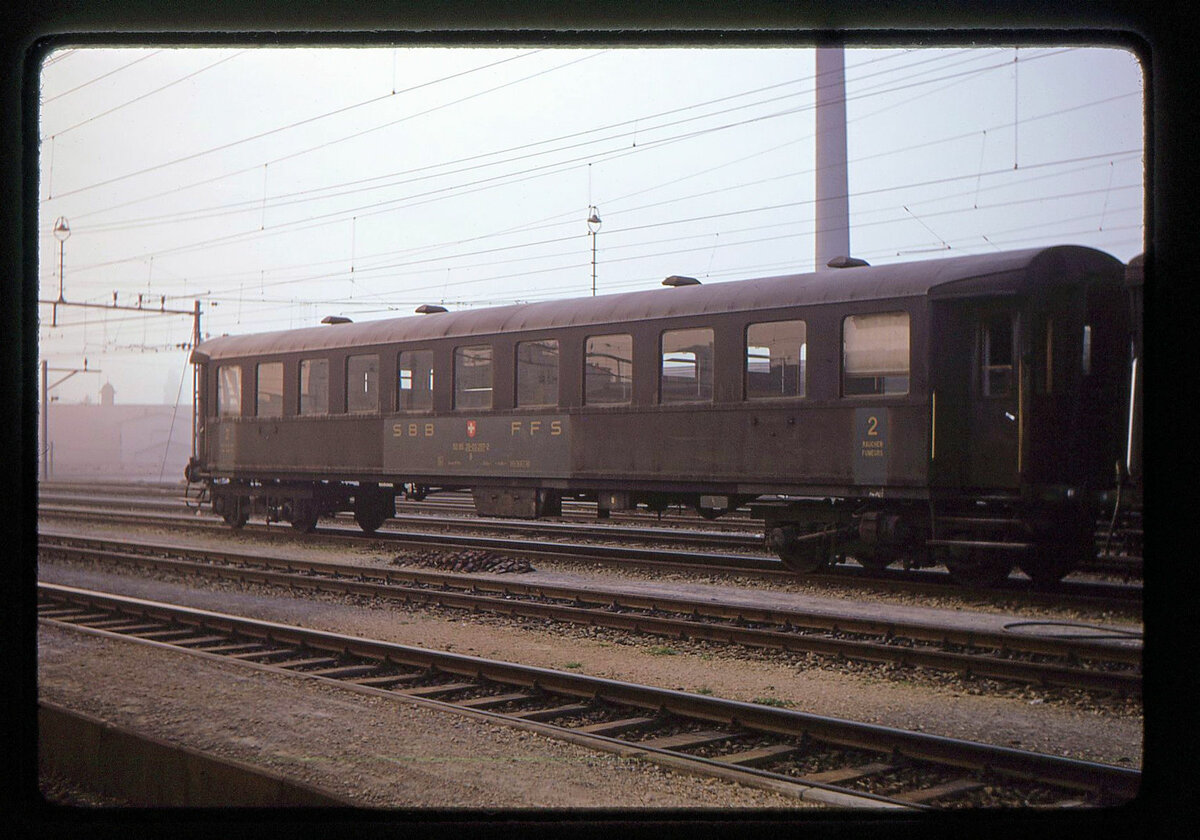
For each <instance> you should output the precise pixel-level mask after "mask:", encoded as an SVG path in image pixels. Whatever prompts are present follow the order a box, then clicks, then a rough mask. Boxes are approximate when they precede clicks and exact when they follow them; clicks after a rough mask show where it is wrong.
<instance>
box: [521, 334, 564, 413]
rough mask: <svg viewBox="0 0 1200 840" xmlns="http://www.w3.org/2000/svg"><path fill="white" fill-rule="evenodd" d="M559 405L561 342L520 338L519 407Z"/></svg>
mask: <svg viewBox="0 0 1200 840" xmlns="http://www.w3.org/2000/svg"><path fill="white" fill-rule="evenodd" d="M542 405H558V342H557V341H556V340H554V339H552V338H547V339H544V340H542V341H519V342H517V407H518V408H524V407H526V406H542Z"/></svg>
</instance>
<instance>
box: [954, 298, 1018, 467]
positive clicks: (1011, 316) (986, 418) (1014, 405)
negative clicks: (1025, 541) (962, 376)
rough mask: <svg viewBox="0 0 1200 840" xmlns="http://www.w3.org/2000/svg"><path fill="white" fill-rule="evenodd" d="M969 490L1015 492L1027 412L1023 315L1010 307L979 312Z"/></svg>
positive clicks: (975, 333)
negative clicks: (1022, 362)
mask: <svg viewBox="0 0 1200 840" xmlns="http://www.w3.org/2000/svg"><path fill="white" fill-rule="evenodd" d="M972 321H973V324H972V325H973V330H972V332H973V336H974V341H973V344H974V353H973V354H972V357H973V361H974V365H973V367H974V371H973V376H972V377H971V403H970V405H971V409H970V412H969V417H968V423H969V433H968V436H969V444H968V455H969V458H968V467H967V482H966V483H967V486H972V487H1016V486H1017V485H1018V483H1019V481H1020V469H1021V456H1020V447H1021V438H1022V436H1023V432H1024V423H1025V417H1024V415H1023V411H1024V406H1023V404H1022V400H1021V396H1020V388H1021V385H1022V382H1021V370H1020V363H1019V356H1018V353H1017V347H1018V337H1019V333H1020V315H1019V313H1018V312H1017V310H1016V309H1015V307H1014V306H1013V305H1012V304H1011V303H1009V302H997V303H988V304H985V305H982V306H980V307H979V308H978V309H976V310H975V313H974V318H973V319H972Z"/></svg>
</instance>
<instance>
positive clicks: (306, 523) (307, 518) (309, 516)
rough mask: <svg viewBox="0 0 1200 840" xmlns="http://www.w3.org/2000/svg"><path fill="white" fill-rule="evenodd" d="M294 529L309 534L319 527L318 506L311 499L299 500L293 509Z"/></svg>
mask: <svg viewBox="0 0 1200 840" xmlns="http://www.w3.org/2000/svg"><path fill="white" fill-rule="evenodd" d="M292 527H293V528H295V529H296V530H297V531H299V532H300V533H301V534H308V533H311V532H312V531H313V529H314V528H316V527H317V506H316V504H314V503H313V502H312V501H311V500H309V499H297V500H296V503H295V505H294V506H293V508H292Z"/></svg>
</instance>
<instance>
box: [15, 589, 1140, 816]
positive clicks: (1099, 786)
mask: <svg viewBox="0 0 1200 840" xmlns="http://www.w3.org/2000/svg"><path fill="white" fill-rule="evenodd" d="M38 593H39V599H40V601H41V604H40V606H39V620H43V621H53V622H58V623H62V624H64V625H66V626H76V625H75V624H74V623H73V622H72V618H73V619H74V622H78V623H80V624H83V625H85V626H84V629H86V630H87V631H88V632H92V633H97V634H102V635H111V634H114V633H117V632H119V631H120V629H121V627H120V624H121V622H124V624H125V625H130V624H132V625H134V626H132V627H129V626H125V627H124V628H123V629H124V632H126V633H128V634H132V635H137V634H141V635H140V638H141V640H143V641H146V642H147V643H150V644H160V645H167V646H170V647H173V648H182V649H184V650H190V649H191V648H190V647H189V646H194V648H196V649H198V650H199V651H200V652H204V651H205V650H206V649H207V651H208V652H212V651H215V650H218V649H224V650H225V652H226V653H233V650H231V648H233V649H236V650H237V653H238V655H239V656H241V657H243V658H245V659H250V658H255V657H256V656H258V658H264V657H269V656H277V655H279V653H282V655H283V656H284V657H285V658H286V657H288V656H291V657H293V661H292V662H291V663H290V666H291V668H294V669H301V668H305V667H308V668H317V669H318V670H316V671H315V672H312V673H311V674H310V676H316V677H318V678H323V679H333V678H335V677H337V678H341V679H345V680H357V681H358V682H357V683H355V684H354V687H355V688H357V689H360V690H369V691H371V692H372V693H378V692H380V691H383V690H382V689H378V688H374V687H373V686H372V685H371V684H372V683H374V684H378V685H384V684H385V682H386V681H390V685H393V686H396V685H397V683H399V684H400V685H398V686H397V687H396V688H395V689H394V691H393V692H391V693H394V694H402V695H403V694H405V693H406V692H408V696H409V698H410V699H418V700H423V701H424V702H426V703H433V704H434V705H438V706H443V705H444V706H445V707H446V708H448V709H452V710H455V711H459V710H460V708H461V707H460V706H456V705H455V701H435V700H431V699H428V697H432V696H437V695H445V696H449V695H451V694H454V693H457V692H467V693H470V692H472V691H473V690H479V689H481V688H483V686H481V683H488V684H491V685H493V686H501V687H502V688H500V690H501V691H507V692H509V693H507V694H499V695H497V694H491V695H486V694H485V695H483V696H489V697H491V698H493V699H495V700H497V701H502V703H503V704H507V703H511V702H518V703H519V702H522V701H513V700H512V698H514V697H520V696H525V695H526V694H529V693H532V694H536V695H540V696H542V697H546V696H549V697H550V698H558V700H557V702H560V703H561V702H563V701H564V700H569V699H571V698H573V699H574V700H576V701H582V702H583V703H585V704H589V703H590V704H595V703H610V704H615V705H617V706H623V707H630V708H633V709H640V710H642V714H643V716H641V717H633V718H628V717H626V718H619V719H616V720H615V721H614V720H610V721H609V722H608V723H606V724H603V723H602V724H600V725H599V726H591V727H574V728H571V727H557V726H553V725H549V724H546V723H541V724H540V726H542V727H545V730H544V731H547V732H550V733H553V734H558V735H563V736H568V737H569V736H572V735H574V736H576V737H578V736H580V735H581V734H582V735H584V736H585V737H586V738H587V739H588V740H594V738H593V736H594V735H597V734H598V735H601V736H603V737H602V738H601V740H603V739H604V738H613V737H614V736H615V734H616V733H617V732H618V731H619V730H623V729H637V728H638V727H640V726H642V725H644V724H648V723H651V722H653V721H654V720H656V719H662V718H663V717H664V716H675V717H678V718H682V719H685V720H690V721H694V722H700V723H707V724H717V725H720V726H724V727H727V728H728V729H729V730H730V731H729V732H726V733H724V734H722V733H720V732H718V733H716V737H717V739H718V740H721V739H726V738H734V737H740V735H742V734H757V735H760V736H775V737H783V738H786V739H793V744H801V745H803V744H805V743H811V742H814V741H815V742H818V743H819V744H823V745H834V746H838V747H844V748H849V749H853V750H857V751H862V752H866V753H870V754H873V755H877V756H882V757H885V758H887V759H888V760H896V759H901V758H902V759H904V760H908V761H914V762H927V763H930V764H933V765H936V766H938V767H941V768H943V769H950V770H952V771H955V772H958V771H968V772H974V773H987V774H991V775H994V776H996V777H999V778H1005V779H1009V780H1021V781H1034V782H1037V783H1040V784H1048V785H1051V786H1052V787H1054V788H1055V789H1056V790H1064V791H1083V792H1086V793H1088V794H1090V795H1095V796H1099V797H1101V798H1102V799H1106V800H1111V799H1113V798H1115V799H1116V800H1118V801H1120V800H1126V799H1130V798H1132V797H1134V796H1136V794H1137V792H1138V790H1139V788H1140V783H1141V773H1140V772H1139V771H1137V770H1132V769H1128V768H1121V767H1115V766H1112V765H1107V764H1100V763H1096V762H1090V761H1082V760H1078V759H1069V758H1064V757H1060V756H1053V755H1046V754H1041V753H1032V752H1027V751H1024V750H1016V749H1012V748H1008V747H1000V746H995V745H989V744H983V743H979V742H974V741H965V740H961V739H955V738H947V737H943V736H937V735H930V734H926V733H917V732H909V731H905V730H900V729H895V728H891V727H886V726H881V725H878V724H867V723H858V722H852V721H847V720H842V719H838V718H832V717H825V716H820V715H814V714H810V713H806V712H801V711H796V710H791V709H783V708H778V707H773V706H766V705H761V704H757V703H747V702H744V701H737V700H727V699H721V698H716V697H712V696H708V695H698V694H689V693H686V692H683V691H678V690H672V689H664V688H655V687H650V686H645V685H638V684H634V683H628V682H621V681H617V680H610V679H605V678H600V677H591V676H587V675H583V674H577V673H569V672H563V671H555V670H552V669H548V668H541V667H536V666H529V665H519V664H515V663H509V662H502V661H498V660H492V659H485V658H482V657H474V656H468V655H465V654H456V653H448V652H441V651H431V650H427V649H422V648H416V647H412V646H407V645H399V644H395V643H389V642H381V641H375V640H370V639H362V638H357V637H353V636H347V635H343V634H338V633H330V632H326V631H320V630H312V629H306V628H300V627H293V626H289V625H285V624H280V623H276V622H270V621H262V620H255V619H249V618H243V617H239V616H232V615H228V614H224V613H217V612H212V611H209V610H201V609H195V608H190V607H181V606H175V605H170V604H164V603H161V602H156V601H149V600H145V599H140V598H130V597H126V596H119V595H112V594H107V593H98V592H91V591H88V590H82V589H78V588H75V587H67V586H59V585H54V584H46V583H41V582H39V584H38ZM56 605H57V606H56ZM118 614H119V615H118ZM121 616H123V617H121ZM155 622H161V623H163V624H165V625H170V626H169V627H163V628H162V629H154V628H153V625H154V623H155ZM89 623H90V624H91V625H95V626H91V627H87V626H86V625H87V624H89ZM172 628H178V629H172ZM214 634H218V635H219V634H229V635H232V636H235V637H237V638H238V639H245V640H254V641H251V642H243V643H241V644H237V643H231V642H225V643H221V642H219V641H215V640H214ZM256 644H257V645H262V646H263V647H262V649H261V650H260V652H259V653H258V654H255V653H254V652H253V651H252V650H247V648H253V647H255V645H256ZM281 645H282V646H286V649H285V650H283V651H278V650H272V646H273V647H278V646H281ZM299 651H303V652H305V658H304V659H301V660H298V661H297V660H294V657H295V656H296V655H297V652H299ZM338 657H347V658H350V659H352V660H355V661H357V662H358V663H359V664H357V665H356V664H354V663H353V662H344V661H341V660H338ZM330 659H332V660H334V661H333V664H332V665H331V664H330ZM247 664H254V665H255V666H256V667H264V668H269V669H273V670H278V669H280V668H283V665H282V664H277V665H275V666H272V665H271V664H270V663H269V662H255V663H247ZM397 667H401V668H416V669H419V670H420V672H421V673H422V674H424V675H426V676H428V677H431V678H432V679H433V680H434V683H435V684H434V685H432V686H430V687H429V688H417V689H413V688H411V687H408V688H406V687H404V686H405V683H406V681H409V680H410V678H411V677H412V675H409V674H397V673H396V671H395V669H396V668H397ZM380 669H382V670H385V671H390V672H391V673H390V674H388V675H385V676H380V677H378V678H376V677H371V676H366V674H369V673H372V672H374V671H376V670H380ZM290 672H291V673H296V671H295V670H291V671H290ZM302 673H303V672H302ZM455 678H458V680H459V681H457V682H456V681H455ZM446 679H449V680H450V682H449V683H447V682H445V680H446ZM461 680H466V682H462V681H461ZM513 687H515V688H517V689H519V691H517V692H512V691H511V689H512V688H513ZM492 690H494V689H492ZM384 693H389V692H387V691H384ZM421 695H427V697H424V698H423V697H421ZM529 699H532V697H530V698H529ZM481 701H482V697H481V698H480V699H476V698H468V699H466V700H460V701H457V702H459V703H461V704H463V705H466V706H468V710H469V712H471V713H473V714H477V715H483V716H485V717H493V716H494V717H495V718H496V719H497V720H500V721H504V722H515V723H517V724H527V723H528V722H529V721H527V720H523V719H522V718H521V713H520V712H515V713H509V714H501V713H499V712H495V711H489V710H487V709H485V708H482V707H479V708H475V707H474V706H480V705H481ZM486 702H487V701H482V704H483V705H486ZM553 702H555V701H553V700H552V703H553ZM542 705H544V703H543V704H542ZM576 708H578V707H577V706H571V705H570V704H569V703H568V705H566V706H558V707H554V706H553V705H552V707H551V708H550V709H549V711H548V712H540V711H534V712H533V714H531V715H529V716H528V717H529V718H530V719H536V718H537V717H543V718H545V717H548V718H549V719H551V720H553V719H554V718H555V717H556V716H558V717H562V716H563V715H564V714H566V713H567V712H566V711H565V710H574V709H576ZM589 729H590V730H592V731H591V732H588V730H589ZM658 740H659V743H660V745H659V746H656V745H655V739H650V740H648V741H645V742H644V743H641V744H640V745H639V742H638V741H636V740H634V741H625V742H624V745H623V746H624V748H625V749H626V750H628V749H629V748H633V749H634V750H635V751H636V752H635V753H634V754H638V755H644V756H646V757H649V758H651V759H652V760H657V759H658V758H661V757H669V758H672V759H674V760H676V761H684V762H688V763H689V765H690V764H691V763H693V762H695V763H696V765H697V766H702V765H704V764H709V765H713V766H719V767H721V768H722V769H723V771H724V772H726V773H728V772H733V771H736V772H738V773H739V774H741V773H744V774H747V775H746V778H748V779H749V778H753V776H755V775H758V776H759V777H760V778H761V779H763V780H764V781H765V782H767V783H770V784H773V785H775V786H778V785H779V784H780V783H781V782H789V783H791V784H792V785H796V786H798V789H797V790H796V791H795V792H794V795H802V796H803V795H805V794H804V791H805V790H816V791H822V790H823V791H827V792H829V793H831V794H834V795H836V796H837V797H847V796H852V797H859V798H861V803H860V804H870V803H874V804H883V805H904V806H908V807H913V806H914V805H919V804H920V802H921V800H922V799H923V798H924V796H929V797H930V798H934V795H935V794H937V793H938V792H939V791H938V790H937V789H936V787H935V789H933V790H926V791H925V792H924V795H923V794H922V793H921V792H918V793H916V794H912V795H910V797H909V798H908V799H905V798H904V796H903V795H901V796H899V797H883V796H879V795H876V794H872V793H869V792H864V791H860V790H848V789H846V788H845V787H844V786H839V785H834V784H829V783H828V782H824V781H820V780H817V779H812V778H805V777H800V778H797V777H794V776H785V775H780V774H776V773H771V772H769V771H767V772H765V774H763V773H761V772H760V771H755V770H753V769H750V768H745V767H741V766H737V765H734V766H729V765H728V764H723V763H722V762H721V761H720V760H719V758H712V757H709V758H702V757H696V756H692V755H689V754H687V753H686V752H681V751H680V750H682V749H683V747H677V748H672V747H670V746H665V745H662V744H665V743H667V739H658ZM693 769H695V768H693ZM979 786H980V785H975V787H979ZM774 789H778V788H777V787H775V788H774ZM818 798H819V797H818ZM834 801H838V800H836V799H835V800H834ZM841 804H847V803H846V802H841ZM1072 804H1078V803H1077V802H1074V803H1072Z"/></svg>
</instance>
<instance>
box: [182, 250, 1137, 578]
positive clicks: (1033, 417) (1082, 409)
mask: <svg viewBox="0 0 1200 840" xmlns="http://www.w3.org/2000/svg"><path fill="white" fill-rule="evenodd" d="M846 262H847V263H848V264H849V267H845V268H825V269H822V270H820V271H817V272H815V273H812V274H798V275H788V276H780V277H768V278H763V279H754V280H742V281H737V282H727V283H720V284H713V285H701V284H699V283H696V282H695V281H694V280H690V279H689V278H680V277H672V278H668V280H667V281H665V282H666V284H667V285H668V286H669V287H668V288H663V289H658V290H651V291H643V292H633V293H628V294H617V295H608V296H602V297H593V298H584V299H576V300H562V301H550V302H545V303H534V304H528V305H515V306H503V307H497V308H490V309H481V310H474V311H460V312H447V311H445V310H442V309H441V308H440V307H422V310H426V312H427V314H420V315H415V316H411V317H406V318H397V319H391V320H380V321H371V322H367V323H360V324H354V323H335V324H331V325H328V326H320V327H312V328H306V329H299V330H288V331H283V332H272V333H265V334H259V335H246V336H225V337H221V338H214V339H211V340H208V341H205V342H204V343H202V344H201V345H200V346H199V347H198V348H197V349H196V350H195V351H194V353H193V356H192V361H193V362H194V363H195V364H196V365H198V366H199V370H198V373H199V382H200V405H199V412H198V413H199V417H200V418H201V421H200V425H199V428H198V430H197V441H196V446H197V449H196V451H197V453H198V457H197V458H196V459H195V460H193V462H191V463H190V464H189V466H188V471H187V477H188V480H189V481H196V482H203V483H205V484H206V485H207V488H208V491H209V493H210V495H211V499H212V504H213V507H214V509H215V510H216V511H217V512H218V513H220V514H221V515H223V516H224V518H225V520H226V521H227V522H228V523H229V524H230V525H232V526H234V527H240V526H241V525H242V524H244V523H245V522H246V521H247V518H248V517H249V516H250V515H251V514H261V515H265V516H266V517H267V518H268V519H269V520H286V521H290V522H291V523H292V524H293V525H294V526H295V527H296V528H298V529H299V530H301V531H308V530H311V529H312V528H313V527H315V525H316V522H317V519H318V517H320V516H323V515H327V514H331V513H334V512H336V511H339V510H353V511H354V514H355V518H356V520H357V521H358V523H359V525H360V526H361V527H362V528H363V529H364V530H366V531H368V532H370V531H374V530H375V529H377V528H378V527H379V526H380V525H381V524H382V523H383V522H384V520H385V519H387V518H388V517H390V516H392V515H394V513H395V497H396V496H397V495H401V494H403V495H407V496H409V497H411V498H417V499H420V498H424V497H425V496H426V495H428V494H429V493H433V492H436V491H439V490H448V489H463V488H470V489H471V490H472V491H473V495H474V499H475V505H476V508H477V510H478V512H479V513H480V514H483V515H491V516H520V517H537V516H546V515H555V514H557V513H559V512H560V506H561V501H562V499H563V498H578V499H588V500H592V501H594V502H596V504H597V509H598V511H599V513H600V515H601V516H606V515H607V514H608V512H609V511H611V510H617V509H626V508H633V507H636V506H639V505H640V506H644V507H647V508H649V509H651V510H662V509H664V508H665V507H666V506H668V505H671V504H687V505H691V506H694V507H695V508H697V509H698V510H699V511H700V512H701V513H703V514H704V515H706V516H719V515H721V514H722V513H725V512H727V511H729V510H733V509H734V508H738V507H742V506H746V505H749V507H750V510H751V512H752V513H753V514H754V515H756V516H759V517H762V518H763V519H764V520H765V534H766V539H767V541H768V543H769V544H770V545H771V547H772V548H773V549H774V550H775V551H776V552H777V553H778V554H779V556H780V558H781V559H782V560H783V561H784V562H785V563H786V564H787V565H788V566H790V567H792V568H794V569H796V570H797V571H806V570H813V569H816V568H818V567H820V566H821V565H823V564H825V563H827V562H829V561H830V560H831V559H833V558H835V557H837V556H839V555H841V556H847V555H848V556H853V557H854V558H856V559H858V560H859V561H860V562H862V563H864V564H866V565H870V566H884V565H887V564H889V563H891V562H894V561H897V560H902V559H903V560H905V561H906V562H908V563H910V564H912V565H924V564H929V563H945V564H946V566H947V567H948V568H949V569H950V570H951V572H952V573H953V574H954V575H955V576H956V577H957V578H958V579H959V580H961V581H963V582H967V583H972V584H978V585H987V584H991V583H994V582H995V581H997V580H999V579H1000V578H1002V577H1004V576H1006V575H1007V574H1008V572H1009V570H1010V569H1011V568H1012V567H1013V566H1014V565H1017V566H1019V567H1020V568H1021V569H1023V570H1024V571H1026V572H1027V573H1028V574H1029V575H1030V576H1032V577H1033V578H1035V580H1038V581H1042V582H1047V581H1055V580H1058V579H1059V578H1061V577H1062V576H1063V575H1064V574H1066V573H1067V572H1068V571H1070V570H1071V569H1072V568H1073V567H1074V566H1075V565H1076V564H1077V563H1079V562H1080V561H1081V560H1083V559H1085V558H1086V557H1087V556H1088V554H1089V552H1092V551H1093V550H1094V548H1093V526H1094V523H1095V518H1096V516H1097V514H1098V513H1099V512H1100V509H1101V506H1103V505H1105V504H1109V503H1111V498H1112V495H1113V494H1112V489H1113V488H1114V487H1115V486H1116V481H1117V480H1118V479H1119V478H1120V477H1121V471H1122V469H1123V465H1124V464H1125V462H1126V455H1127V450H1128V448H1129V442H1130V440H1132V437H1131V434H1132V430H1131V429H1130V428H1129V417H1131V416H1132V413H1131V412H1130V403H1129V389H1130V367H1131V366H1130V361H1131V357H1130V341H1131V336H1132V327H1133V325H1132V323H1131V314H1130V309H1131V307H1130V298H1129V295H1128V293H1127V290H1126V287H1125V284H1124V281H1125V267H1124V266H1123V265H1122V264H1121V263H1120V262H1119V261H1118V260H1116V259H1115V258H1113V257H1111V256H1109V255H1107V254H1105V253H1102V252H1100V251H1095V250H1092V249H1088V248H1083V247H1076V246H1059V247H1052V248H1044V249H1033V250H1022V251H1012V252H1007V253H994V254H987V255H982V256H966V257H958V258H950V259H941V260H931V261H924V262H913V263H900V264H894V265H885V266H867V265H864V264H859V261H854V260H851V261H846Z"/></svg>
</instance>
